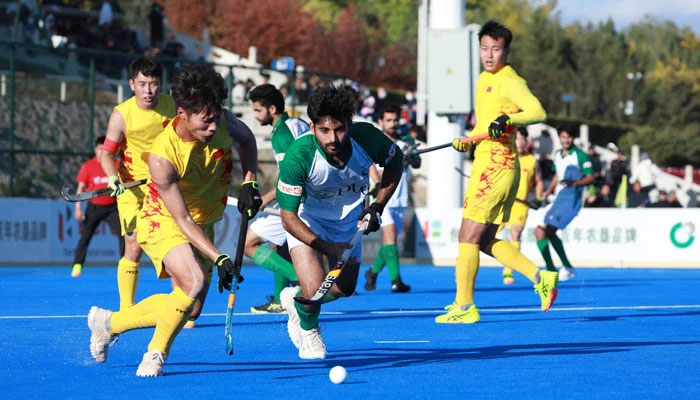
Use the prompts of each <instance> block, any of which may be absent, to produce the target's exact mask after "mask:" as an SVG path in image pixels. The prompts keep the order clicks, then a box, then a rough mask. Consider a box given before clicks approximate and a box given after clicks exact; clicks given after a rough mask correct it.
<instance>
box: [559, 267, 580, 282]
mask: <svg viewBox="0 0 700 400" xmlns="http://www.w3.org/2000/svg"><path fill="white" fill-rule="evenodd" d="M575 276H576V270H575V269H573V268H568V267H561V268H559V282H564V281H568V280H569V279H571V278H573V277H575Z"/></svg>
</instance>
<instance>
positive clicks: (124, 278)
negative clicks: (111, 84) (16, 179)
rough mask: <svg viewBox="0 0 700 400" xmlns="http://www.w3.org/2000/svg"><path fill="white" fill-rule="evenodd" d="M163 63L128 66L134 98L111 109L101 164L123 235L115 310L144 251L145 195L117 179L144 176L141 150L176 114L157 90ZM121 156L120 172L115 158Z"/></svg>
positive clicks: (129, 299)
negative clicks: (141, 218)
mask: <svg viewBox="0 0 700 400" xmlns="http://www.w3.org/2000/svg"><path fill="white" fill-rule="evenodd" d="M161 75H162V67H161V65H160V64H158V62H156V61H155V60H154V59H152V58H147V57H145V58H139V59H137V60H135V61H133V62H132V63H131V64H129V86H130V87H131V90H132V91H133V92H134V96H133V97H131V98H130V99H128V100H126V101H125V102H123V103H121V104H119V105H118V106H116V107H114V111H113V112H112V115H111V116H110V117H109V124H108V125H107V137H106V139H105V143H104V146H103V151H102V154H101V156H100V164H101V165H102V168H103V169H104V171H105V173H106V174H107V176H108V177H109V187H110V188H111V189H112V193H111V194H110V195H111V196H113V197H115V196H118V197H117V208H118V210H119V221H120V223H121V230H122V232H121V233H122V235H124V239H125V247H124V256H123V257H122V258H121V260H119V264H118V266H117V285H118V287H119V308H120V309H122V310H123V309H126V308H128V307H130V306H132V305H133V304H134V298H135V295H136V287H137V285H138V279H139V261H140V260H141V256H142V254H143V251H142V250H141V247H139V244H138V241H137V238H136V216H137V215H138V213H139V211H141V206H142V204H143V200H144V198H145V196H146V193H147V188H146V186H145V185H142V186H137V187H133V188H131V189H129V190H126V191H125V190H124V187H123V186H122V185H121V183H122V182H130V181H134V180H139V179H146V178H148V165H147V164H146V159H145V154H146V152H147V151H148V149H150V147H151V144H153V141H154V140H155V138H156V136H158V135H159V134H160V133H161V132H162V131H163V129H164V128H165V126H166V125H168V122H169V121H170V120H171V119H173V117H175V103H174V102H173V99H172V97H170V96H168V95H165V94H162V93H160V84H161V83H160V81H161ZM116 154H118V155H119V157H120V158H121V164H120V166H119V170H118V171H117V168H116V167H115V165H114V157H115V155H116Z"/></svg>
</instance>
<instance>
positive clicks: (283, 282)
mask: <svg viewBox="0 0 700 400" xmlns="http://www.w3.org/2000/svg"><path fill="white" fill-rule="evenodd" d="M287 286H289V279H287V278H285V277H284V275H282V274H280V273H279V272H275V303H277V304H280V303H281V301H280V292H281V291H282V289H284V288H286V287H287Z"/></svg>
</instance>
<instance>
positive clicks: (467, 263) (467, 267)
mask: <svg viewBox="0 0 700 400" xmlns="http://www.w3.org/2000/svg"><path fill="white" fill-rule="evenodd" d="M477 272H479V245H478V244H471V243H460V244H459V255H458V256H457V267H456V268H455V277H456V280H457V295H456V297H455V302H456V303H457V304H458V305H462V304H473V303H474V282H476V273H477Z"/></svg>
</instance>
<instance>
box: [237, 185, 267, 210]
mask: <svg viewBox="0 0 700 400" xmlns="http://www.w3.org/2000/svg"><path fill="white" fill-rule="evenodd" d="M260 206H262V196H260V191H259V190H258V181H245V182H243V183H242V184H241V192H240V193H239V194H238V211H239V212H240V213H241V214H243V213H244V212H246V213H248V218H249V219H250V218H253V217H254V216H255V214H257V213H258V210H260Z"/></svg>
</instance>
